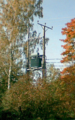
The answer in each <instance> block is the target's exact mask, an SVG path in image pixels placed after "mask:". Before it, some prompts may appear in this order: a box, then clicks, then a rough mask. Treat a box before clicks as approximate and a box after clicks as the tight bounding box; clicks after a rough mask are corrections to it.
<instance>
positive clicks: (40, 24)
mask: <svg viewBox="0 0 75 120" xmlns="http://www.w3.org/2000/svg"><path fill="white" fill-rule="evenodd" d="M38 24H39V25H41V26H43V27H46V28H48V29H51V30H52V29H53V26H52V27H51V28H50V27H48V26H46V25H43V24H40V23H38Z"/></svg>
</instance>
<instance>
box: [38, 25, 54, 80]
mask: <svg viewBox="0 0 75 120" xmlns="http://www.w3.org/2000/svg"><path fill="white" fill-rule="evenodd" d="M38 24H39V25H41V26H42V27H43V65H42V76H43V78H44V77H46V61H45V32H46V28H47V29H51V30H52V29H53V27H52V28H50V27H47V26H46V24H45V25H43V24H40V23H38Z"/></svg>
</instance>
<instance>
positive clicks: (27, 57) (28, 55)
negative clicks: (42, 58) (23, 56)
mask: <svg viewBox="0 0 75 120" xmlns="http://www.w3.org/2000/svg"><path fill="white" fill-rule="evenodd" d="M28 69H29V29H28V41H27V68H26V72H27V73H28V76H29V71H28Z"/></svg>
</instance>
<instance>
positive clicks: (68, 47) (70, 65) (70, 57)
mask: <svg viewBox="0 0 75 120" xmlns="http://www.w3.org/2000/svg"><path fill="white" fill-rule="evenodd" d="M62 34H63V35H66V38H65V39H64V40H61V41H63V42H64V43H65V44H64V45H62V47H63V48H64V52H63V53H62V54H61V55H63V56H64V57H63V59H62V60H61V62H62V63H66V65H67V67H65V68H64V70H63V71H62V78H63V79H64V80H65V81H66V82H74V81H75V18H74V19H72V20H71V22H70V23H67V24H66V27H65V28H63V29H62Z"/></svg>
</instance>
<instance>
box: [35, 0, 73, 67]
mask: <svg viewBox="0 0 75 120" xmlns="http://www.w3.org/2000/svg"><path fill="white" fill-rule="evenodd" d="M73 18H75V0H43V18H41V19H39V18H35V25H34V29H36V30H37V32H38V33H39V32H40V33H41V36H42V33H43V29H42V28H41V26H39V25H38V24H37V20H39V23H42V24H45V23H46V25H47V26H48V27H52V26H53V30H50V29H49V30H47V31H46V37H48V38H49V39H50V41H49V43H48V45H47V46H46V56H47V59H52V58H61V57H62V56H61V53H62V52H63V48H62V47H61V45H62V44H63V42H61V41H60V39H64V38H65V36H63V35H62V34H61V31H62V28H64V27H66V25H65V24H66V23H67V22H70V21H71V19H73ZM48 62H59V61H57V60H55V61H53V60H52V61H51V60H49V61H48ZM57 65H58V66H60V64H59V63H58V64H57Z"/></svg>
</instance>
